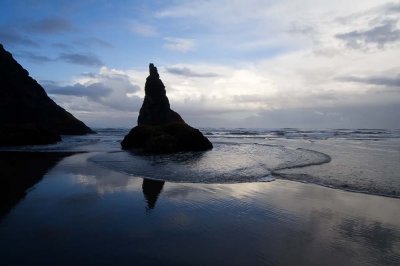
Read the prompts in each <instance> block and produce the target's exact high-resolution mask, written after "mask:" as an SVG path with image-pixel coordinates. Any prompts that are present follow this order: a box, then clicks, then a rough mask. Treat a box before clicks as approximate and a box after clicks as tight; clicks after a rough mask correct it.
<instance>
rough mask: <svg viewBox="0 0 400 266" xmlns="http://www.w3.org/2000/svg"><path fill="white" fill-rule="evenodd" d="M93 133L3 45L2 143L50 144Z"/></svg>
mask: <svg viewBox="0 0 400 266" xmlns="http://www.w3.org/2000/svg"><path fill="white" fill-rule="evenodd" d="M87 133H93V131H92V130H91V129H90V128H88V127H87V126H86V125H85V124H84V123H83V122H81V121H79V120H78V119H76V118H75V117H74V116H73V115H72V114H70V113H68V112H67V111H65V110H64V109H63V108H61V107H60V106H58V105H57V104H56V103H55V102H54V101H53V100H51V99H50V98H49V97H48V96H47V94H46V92H45V90H44V89H43V88H42V86H40V85H39V84H38V83H37V82H36V81H35V80H34V79H33V78H31V77H30V76H29V73H28V71H26V70H25V69H24V68H23V67H22V66H21V65H20V64H18V62H17V61H15V60H14V58H13V57H12V55H11V54H10V53H9V52H7V51H6V50H5V49H4V48H3V46H2V45H1V44H0V145H30V144H49V143H54V142H57V141H59V140H61V138H60V135H82V134H87Z"/></svg>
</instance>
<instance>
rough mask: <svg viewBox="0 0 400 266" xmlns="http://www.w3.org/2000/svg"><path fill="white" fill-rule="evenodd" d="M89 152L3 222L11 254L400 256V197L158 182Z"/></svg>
mask: <svg viewBox="0 0 400 266" xmlns="http://www.w3.org/2000/svg"><path fill="white" fill-rule="evenodd" d="M88 157H90V153H79V154H75V155H72V156H67V157H64V158H63V159H62V160H61V161H58V162H57V163H56V165H55V166H53V167H52V168H51V169H46V171H45V173H44V174H43V176H42V177H41V178H40V179H39V181H38V182H37V183H36V184H35V185H33V186H32V188H31V189H29V191H28V193H27V194H26V196H25V197H24V198H23V199H22V200H20V201H19V202H18V203H17V204H16V205H15V206H14V207H13V208H12V209H11V211H9V212H8V214H7V215H5V216H4V217H3V218H1V219H0V235H1V237H0V248H1V249H2V250H3V251H4V252H2V254H1V255H0V260H1V261H4V263H6V264H10V265H38V264H39V265H54V264H60V263H61V264H63V265H64V264H65V265H80V264H87V263H89V262H90V263H91V264H96V265H109V264H110V263H111V262H112V263H113V264H118V265H130V264H132V263H134V264H139V265H142V264H146V265H157V264H159V263H161V262H163V264H164V265H176V264H183V265H198V264H207V265H221V264H224V263H225V264H231V265H234V264H238V265H243V264H246V263H249V261H251V264H252V265H276V264H297V265H321V264H322V263H326V257H327V256H329V257H330V258H331V263H330V264H331V265H354V264H359V263H361V262H363V263H364V262H367V264H368V263H369V264H374V265H376V264H379V265H396V264H398V263H399V262H400V252H399V251H400V249H398V247H400V241H399V239H400V209H399V208H398V205H399V199H398V198H390V197H382V196H377V195H370V194H363V193H354V192H348V191H344V190H339V189H332V188H327V187H323V186H320V185H316V184H310V183H301V182H295V181H290V180H283V179H276V180H275V181H274V182H251V183H235V184H206V183H175V182H163V181H154V180H148V179H143V178H141V177H134V176H129V175H126V174H123V173H120V172H116V171H113V170H110V169H107V168H103V167H102V166H100V165H98V164H96V163H93V162H90V161H89V160H87V159H88ZM383 206H384V207H383ZM26 221H29V222H28V223H27V222H26ZM33 247H34V248H33ZM40 250H47V251H48V252H50V254H51V256H45V255H44V254H43V253H42V252H40ZM154 250H157V252H154ZM87 251H89V252H87Z"/></svg>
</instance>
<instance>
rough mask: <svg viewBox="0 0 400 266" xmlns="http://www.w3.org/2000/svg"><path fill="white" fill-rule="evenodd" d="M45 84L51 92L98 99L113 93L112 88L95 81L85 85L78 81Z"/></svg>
mask: <svg viewBox="0 0 400 266" xmlns="http://www.w3.org/2000/svg"><path fill="white" fill-rule="evenodd" d="M43 86H44V87H45V88H46V91H47V92H48V93H49V94H58V95H69V96H77V97H82V96H85V97H88V98H90V99H91V100H95V101H98V100H99V99H100V98H101V97H105V96H107V95H108V94H110V93H111V91H112V89H110V88H107V87H106V86H104V84H101V83H93V84H89V85H83V84H80V83H76V84H74V85H70V86H58V85H56V84H54V83H49V82H48V83H44V84H43Z"/></svg>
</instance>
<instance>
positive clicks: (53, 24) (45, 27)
mask: <svg viewBox="0 0 400 266" xmlns="http://www.w3.org/2000/svg"><path fill="white" fill-rule="evenodd" d="M24 28H26V29H28V30H30V31H33V32H36V33H44V34H55V33H62V32H67V31H72V30H73V29H74V28H73V26H72V24H71V23H70V22H69V21H68V20H66V19H63V18H57V17H50V18H45V19H40V20H36V21H29V22H27V23H26V24H25V25H24Z"/></svg>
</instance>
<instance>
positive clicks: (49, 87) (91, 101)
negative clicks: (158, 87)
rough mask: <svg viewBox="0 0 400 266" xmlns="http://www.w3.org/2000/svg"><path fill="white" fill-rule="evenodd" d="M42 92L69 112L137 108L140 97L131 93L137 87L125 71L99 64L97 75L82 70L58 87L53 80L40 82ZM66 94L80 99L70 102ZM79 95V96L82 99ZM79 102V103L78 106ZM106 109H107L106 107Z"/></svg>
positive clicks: (95, 111) (94, 113) (93, 113)
mask: <svg viewBox="0 0 400 266" xmlns="http://www.w3.org/2000/svg"><path fill="white" fill-rule="evenodd" d="M43 87H44V88H45V89H46V91H47V92H48V93H49V94H50V95H52V96H53V97H56V98H57V99H58V103H59V104H61V105H62V106H69V108H70V109H71V111H75V112H79V111H83V110H82V106H85V108H84V111H85V112H88V113H92V115H94V116H96V115H98V113H99V112H101V111H106V110H109V109H111V110H114V111H129V112H134V111H137V110H138V108H140V104H141V103H142V101H143V99H142V98H141V97H139V96H138V95H135V93H137V92H139V91H140V90H141V89H140V87H139V86H138V85H135V84H133V83H132V82H131V80H130V77H129V76H128V75H126V74H125V73H121V72H118V71H116V70H113V69H108V68H106V67H102V68H101V69H100V72H99V73H98V74H94V73H91V74H90V75H87V74H86V73H85V74H84V75H83V76H82V78H80V79H78V82H76V83H75V84H73V85H66V86H62V85H59V84H57V83H55V82H51V81H43ZM70 97H74V98H81V99H80V100H78V102H80V104H76V102H75V104H74V103H73V102H74V101H73V100H71V99H70ZM82 98H83V99H82ZM81 105H82V106H81ZM107 108H108V109H107Z"/></svg>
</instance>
